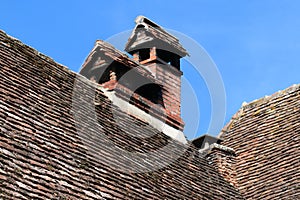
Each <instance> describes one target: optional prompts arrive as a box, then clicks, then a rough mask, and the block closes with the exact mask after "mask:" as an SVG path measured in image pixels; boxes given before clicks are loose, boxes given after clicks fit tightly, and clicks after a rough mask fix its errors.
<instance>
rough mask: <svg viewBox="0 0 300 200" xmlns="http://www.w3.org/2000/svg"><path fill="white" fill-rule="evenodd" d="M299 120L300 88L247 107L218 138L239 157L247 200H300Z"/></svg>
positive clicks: (241, 184)
mask: <svg viewBox="0 0 300 200" xmlns="http://www.w3.org/2000/svg"><path fill="white" fill-rule="evenodd" d="M299 119H300V84H298V85H293V86H291V87H289V88H287V89H285V90H283V91H279V92H277V93H275V94H273V95H271V96H266V97H264V98H261V99H258V100H255V101H253V102H251V103H248V104H247V103H244V104H243V106H242V107H241V109H240V110H239V111H238V112H237V113H236V114H235V115H234V116H233V118H232V120H231V121H230V122H229V123H228V124H227V126H225V128H224V129H223V131H222V132H221V134H220V135H219V137H220V138H222V139H223V141H222V142H221V144H222V145H225V146H228V147H231V148H233V149H234V150H235V152H236V154H237V161H238V162H237V165H236V172H237V180H238V185H239V187H238V188H239V190H240V191H241V193H242V194H243V196H244V197H245V198H246V199H299V198H300V190H299V184H300V181H299V180H300V173H299V171H300V165H299V158H300V151H299V136H300V120H299Z"/></svg>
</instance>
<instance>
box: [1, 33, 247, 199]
mask: <svg viewBox="0 0 300 200" xmlns="http://www.w3.org/2000/svg"><path fill="white" fill-rule="evenodd" d="M0 41H1V42H0V91H1V92H0V161H1V162H0V198H3V199H101V198H103V199H176V200H177V199H242V197H241V196H240V194H239V193H238V192H237V191H236V189H235V188H233V187H232V186H231V185H230V184H229V183H227V182H226V181H225V180H224V179H223V178H222V176H221V175H219V174H218V172H217V171H216V170H215V169H214V168H213V167H212V166H211V165H209V164H208V162H207V161H206V160H205V159H204V158H201V157H199V156H198V150H197V149H195V148H194V147H193V146H188V145H183V144H181V143H178V142H176V141H174V140H172V139H171V138H169V137H168V136H166V135H165V134H163V133H161V132H159V131H158V130H156V129H154V128H153V127H151V126H149V124H147V123H145V122H142V121H140V120H138V119H135V118H133V117H131V116H128V115H127V114H126V113H123V112H122V111H121V110H120V109H118V108H117V107H115V106H114V105H113V104H112V103H111V102H110V101H109V99H108V98H107V97H106V96H105V95H104V93H103V92H102V90H101V89H99V88H97V87H98V86H97V84H93V83H91V82H90V81H88V80H86V79H85V78H83V77H81V76H80V75H78V74H75V73H73V72H71V71H69V70H68V69H67V68H66V67H64V66H62V65H60V64H57V63H56V62H54V61H53V60H52V59H50V58H48V57H46V56H44V55H42V54H40V53H38V52H37V51H35V50H34V49H32V48H30V47H28V46H26V45H24V44H22V43H21V42H19V41H17V40H15V39H13V38H11V37H9V36H7V35H6V34H5V33H3V32H0ZM76 82H77V84H78V83H79V86H81V89H82V91H81V92H82V93H81V94H82V96H81V97H82V99H81V100H80V99H77V101H76V102H75V104H76V103H77V105H79V106H82V107H83V109H84V108H85V106H86V102H85V101H86V100H90V103H94V96H95V95H96V96H97V100H99V101H100V102H101V104H99V105H97V106H95V105H94V106H93V108H94V111H95V112H94V111H91V110H88V109H84V110H86V113H84V116H85V118H84V119H83V120H82V121H83V122H84V124H80V125H78V124H76V123H77V121H76V119H75V117H74V116H75V114H76V111H74V110H72V108H73V106H74V102H72V99H73V98H74V96H73V95H74V85H75V83H76ZM89 94H92V95H89ZM73 101H74V99H73ZM72 103H73V104H72ZM86 108H88V107H86ZM93 113H94V116H96V119H97V126H96V127H95V126H91V125H89V123H85V122H86V121H89V119H90V118H89V117H90V116H91V114H93ZM77 114H78V113H77ZM116 116H120V117H119V118H118V119H119V120H120V121H119V123H117V122H116ZM90 120H92V119H90ZM124 130H126V131H124ZM80 131H83V133H85V134H80ZM98 131H99V132H98ZM140 133H143V135H146V136H151V137H146V138H139V137H137V136H138V134H140ZM102 139H103V140H102ZM165 146H169V147H170V148H171V150H173V151H159V152H161V155H158V156H159V157H158V158H160V159H161V160H157V161H156V162H157V163H155V162H152V161H151V160H148V159H149V158H148V157H147V156H145V157H143V156H144V155H145V154H146V153H149V152H154V151H156V150H160V149H161V148H163V147H165ZM121 152H128V155H130V153H132V152H133V153H135V154H138V155H141V157H140V160H132V162H130V159H129V160H128V157H126V156H125V154H122V153H121ZM178 152H179V153H180V154H179V156H178V158H177V157H176V159H175V160H174V161H173V162H172V163H171V164H170V165H167V166H165V167H163V168H161V169H157V168H155V167H156V166H155V165H156V164H157V165H158V164H160V163H161V162H163V161H164V159H170V156H174V155H175V156H176V155H177V154H178ZM129 158H130V157H129ZM125 161H127V163H125ZM147 164H148V165H149V166H148V167H150V169H151V167H152V168H153V169H156V170H153V171H151V170H150V171H145V172H140V173H135V171H134V170H133V171H132V172H125V171H123V170H121V169H122V166H123V167H127V166H128V165H129V166H130V165H134V166H139V165H141V167H143V166H145V165H146V166H147ZM126 165H127V166H126Z"/></svg>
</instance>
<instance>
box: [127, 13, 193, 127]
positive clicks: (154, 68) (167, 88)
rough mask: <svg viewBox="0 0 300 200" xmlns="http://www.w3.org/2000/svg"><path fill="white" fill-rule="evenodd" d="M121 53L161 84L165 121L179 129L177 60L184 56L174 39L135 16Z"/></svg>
mask: <svg viewBox="0 0 300 200" xmlns="http://www.w3.org/2000/svg"><path fill="white" fill-rule="evenodd" d="M135 22H136V27H135V28H134V30H133V32H132V35H131V37H130V38H129V40H128V42H127V44H126V47H125V50H126V51H127V52H128V53H130V54H131V55H133V59H134V60H135V61H137V62H139V63H140V64H142V65H144V66H146V67H147V68H148V69H150V70H151V72H152V75H153V76H154V77H155V79H156V80H157V82H158V84H160V85H162V88H163V90H162V101H163V106H164V108H165V111H166V115H167V122H168V123H170V124H172V125H173V126H174V127H177V128H179V129H181V130H182V129H183V126H184V123H183V120H182V119H181V76H182V75H183V73H182V71H181V70H180V59H181V58H182V57H184V56H186V55H188V53H187V51H186V50H185V49H184V48H183V47H182V46H181V44H180V43H179V41H178V39H177V38H175V37H174V36H172V35H170V34H169V33H167V32H166V31H165V30H163V29H162V28H161V27H160V26H158V25H157V24H156V23H154V22H152V21H151V20H149V19H147V18H145V17H143V16H138V17H137V18H136V20H135Z"/></svg>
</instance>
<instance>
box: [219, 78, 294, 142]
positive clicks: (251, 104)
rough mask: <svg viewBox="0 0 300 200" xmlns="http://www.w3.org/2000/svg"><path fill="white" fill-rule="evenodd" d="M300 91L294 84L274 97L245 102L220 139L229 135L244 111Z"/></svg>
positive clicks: (269, 96) (221, 132)
mask: <svg viewBox="0 0 300 200" xmlns="http://www.w3.org/2000/svg"><path fill="white" fill-rule="evenodd" d="M298 89H300V83H298V84H293V85H291V86H289V87H287V88H286V89H284V90H279V91H277V92H275V93H273V94H272V95H266V96H264V97H261V98H259V99H255V100H253V101H251V102H249V103H247V102H243V103H242V106H241V107H240V108H239V110H238V111H237V112H236V113H235V114H234V115H233V116H232V117H231V119H230V120H229V122H228V123H227V124H226V125H225V126H224V127H223V129H222V130H221V131H220V133H219V135H218V136H217V137H218V138H222V135H223V133H225V134H226V133H227V132H228V131H229V129H230V128H231V127H232V125H233V123H234V122H236V121H237V120H238V119H239V118H240V116H241V115H242V114H243V112H244V110H245V109H247V108H253V107H256V106H260V105H261V104H263V103H266V102H269V101H271V100H272V99H274V98H277V97H280V96H283V95H286V94H288V93H292V92H294V91H296V90H298Z"/></svg>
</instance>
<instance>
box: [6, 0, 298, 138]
mask: <svg viewBox="0 0 300 200" xmlns="http://www.w3.org/2000/svg"><path fill="white" fill-rule="evenodd" d="M41 2H42V1H37V0H36V1H30V0H27V1H16V0H9V1H8V0H7V1H2V2H1V12H0V29H2V30H4V31H5V32H6V33H8V34H9V35H11V36H13V37H16V38H18V39H20V40H21V41H22V42H24V43H26V44H28V45H30V46H32V47H34V48H35V49H37V50H38V51H40V52H42V53H44V54H46V55H48V56H50V57H52V58H53V59H54V60H56V61H57V62H59V63H61V64H64V65H66V66H68V67H69V68H70V69H71V70H73V71H76V72H78V70H79V69H80V66H81V64H82V63H83V61H84V59H85V57H86V56H87V54H88V53H89V51H90V50H91V48H92V47H93V45H94V42H95V40H96V39H104V40H105V39H107V38H109V37H110V36H112V35H114V34H117V33H120V32H122V31H126V30H129V29H132V28H133V27H134V19H135V18H136V16H138V15H145V16H147V17H148V18H150V19H152V20H153V21H155V22H157V23H158V24H160V25H161V26H163V27H165V28H169V29H173V30H176V31H179V32H181V33H184V34H186V35H187V36H189V37H191V38H193V39H194V40H196V41H197V42H198V43H199V44H200V45H201V46H202V47H203V48H204V49H205V50H206V51H207V52H208V54H209V55H210V56H211V58H212V59H213V61H214V62H215V64H216V65H217V67H218V69H219V71H220V74H221V76H222V79H223V82H224V85H225V89H226V96H227V104H226V106H227V113H226V119H225V122H228V120H229V119H230V118H231V116H232V115H233V114H234V113H235V112H236V111H237V110H238V109H239V108H240V106H241V104H242V102H244V101H246V102H249V101H252V100H254V99H257V98H261V97H263V96H265V95H270V94H272V93H274V92H276V91H278V90H282V89H285V88H286V87H288V86H290V85H292V84H295V83H296V84H298V83H299V82H300V81H299V80H300V78H299V74H300V56H299V53H300V12H299V9H300V1H297V0H294V1H292V0H287V1H273V0H252V1H250V0H231V1H224V0H206V1H202V0H194V1H187V0H186V1H174V0H173V1H168V0H165V1H158V0H152V1H137V0H136V1H121V0H120V1H115V0H110V1H99V0H95V1H57V0H52V1H45V3H41ZM183 72H184V76H188V77H189V79H190V80H191V81H190V82H191V84H192V87H193V88H197V89H198V91H197V97H198V101H199V104H200V105H199V107H200V116H201V118H200V127H199V129H198V131H197V135H201V134H203V133H206V132H207V128H208V126H209V123H210V102H209V101H210V98H209V94H208V91H207V89H206V87H205V83H204V82H203V80H199V78H196V77H195V78H194V79H193V73H192V72H191V71H189V69H188V67H184V66H183ZM184 102H185V103H184V104H183V109H184V110H185V112H184V116H183V117H184V120H185V121H186V122H187V126H186V134H187V136H188V137H189V138H193V137H195V135H194V133H191V132H193V130H192V128H191V127H193V126H194V125H193V124H195V123H196V121H197V120H195V118H196V117H195V115H194V112H193V109H194V108H193V107H189V103H187V98H186V99H185V100H184ZM217 132H218V131H216V132H214V133H211V134H213V135H216V134H217Z"/></svg>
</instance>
